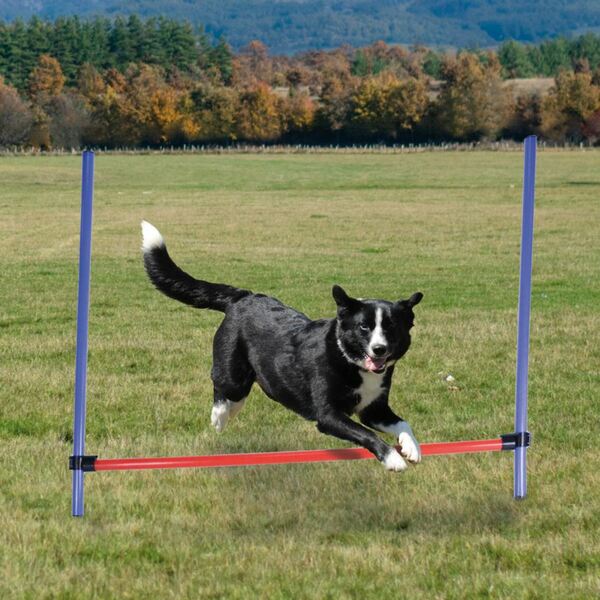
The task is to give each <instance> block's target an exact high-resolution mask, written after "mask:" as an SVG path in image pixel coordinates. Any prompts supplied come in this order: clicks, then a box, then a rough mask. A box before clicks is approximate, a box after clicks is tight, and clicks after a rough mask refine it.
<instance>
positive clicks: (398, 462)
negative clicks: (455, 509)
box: [383, 448, 408, 471]
mask: <svg viewBox="0 0 600 600" xmlns="http://www.w3.org/2000/svg"><path fill="white" fill-rule="evenodd" d="M383 466H384V467H385V468H386V469H387V470H388V471H406V469H407V468H408V465H407V464H406V461H405V460H404V459H403V458H402V457H401V456H400V454H399V453H398V451H397V450H396V449H395V448H392V449H391V450H390V451H389V452H388V453H387V455H386V457H385V458H384V459H383Z"/></svg>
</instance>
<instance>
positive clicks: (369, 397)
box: [354, 371, 384, 413]
mask: <svg viewBox="0 0 600 600" xmlns="http://www.w3.org/2000/svg"><path fill="white" fill-rule="evenodd" d="M361 377H362V383H361V385H360V387H359V388H358V389H357V390H356V395H357V396H358V398H359V400H358V404H357V405H356V406H355V407H354V412H356V413H359V412H361V411H363V410H364V409H365V408H367V406H369V404H371V403H372V402H374V401H375V400H377V398H379V396H381V394H382V393H383V377H384V373H371V372H369V371H365V372H364V373H361Z"/></svg>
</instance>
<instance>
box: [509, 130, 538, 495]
mask: <svg viewBox="0 0 600 600" xmlns="http://www.w3.org/2000/svg"><path fill="white" fill-rule="evenodd" d="M536 146H537V138H536V137H535V136H534V135H530V136H529V137H527V138H525V165H524V172H523V217H522V222H521V268H520V276H519V312H518V319H517V329H518V332H517V382H516V386H515V433H517V434H524V433H525V432H526V431H527V383H528V368H529V321H530V314H531V269H532V256H533V207H534V199H535V162H536ZM526 495H527V446H525V445H521V444H517V447H516V448H515V478H514V497H515V499H520V498H525V496H526Z"/></svg>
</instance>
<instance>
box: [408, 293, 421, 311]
mask: <svg viewBox="0 0 600 600" xmlns="http://www.w3.org/2000/svg"><path fill="white" fill-rule="evenodd" d="M421 300H423V294H421V292H415V293H414V294H413V295H412V296H411V297H410V298H409V299H408V300H407V301H406V302H407V304H408V306H410V307H411V308H412V307H413V306H416V305H417V304H419V302H421Z"/></svg>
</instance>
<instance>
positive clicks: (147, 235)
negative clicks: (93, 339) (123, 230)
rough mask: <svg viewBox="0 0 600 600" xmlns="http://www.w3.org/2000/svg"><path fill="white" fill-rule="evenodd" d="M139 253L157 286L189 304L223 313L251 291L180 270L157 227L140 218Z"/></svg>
mask: <svg viewBox="0 0 600 600" xmlns="http://www.w3.org/2000/svg"><path fill="white" fill-rule="evenodd" d="M142 252H143V253H144V266H145V267H146V273H148V277H149V278H150V281H152V283H153V284H154V286H155V287H156V289H158V290H160V291H161V292H162V293H163V294H165V295H167V296H169V297H170V298H174V299H175V300H179V301H180V302H184V303H185V304H189V305H190V306H194V307H196V308H210V309H212V310H220V311H221V312H225V311H226V310H227V307H228V306H229V305H230V304H232V303H233V302H235V301H237V300H239V299H240V298H243V297H244V296H247V295H249V294H250V293H251V292H249V291H248V290H241V289H239V288H235V287H231V286H229V285H224V284H220V283H209V282H208V281H202V280H200V279H194V278H193V277H192V276H191V275H188V274H187V273H186V272H185V271H182V270H181V269H180V268H179V267H178V266H177V265H176V264H175V263H174V262H173V261H172V259H171V257H170V256H169V253H168V252H167V247H166V245H165V241H164V240H163V237H162V235H161V234H160V232H159V231H158V229H156V227H154V225H151V224H150V223H148V222H147V221H142Z"/></svg>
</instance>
